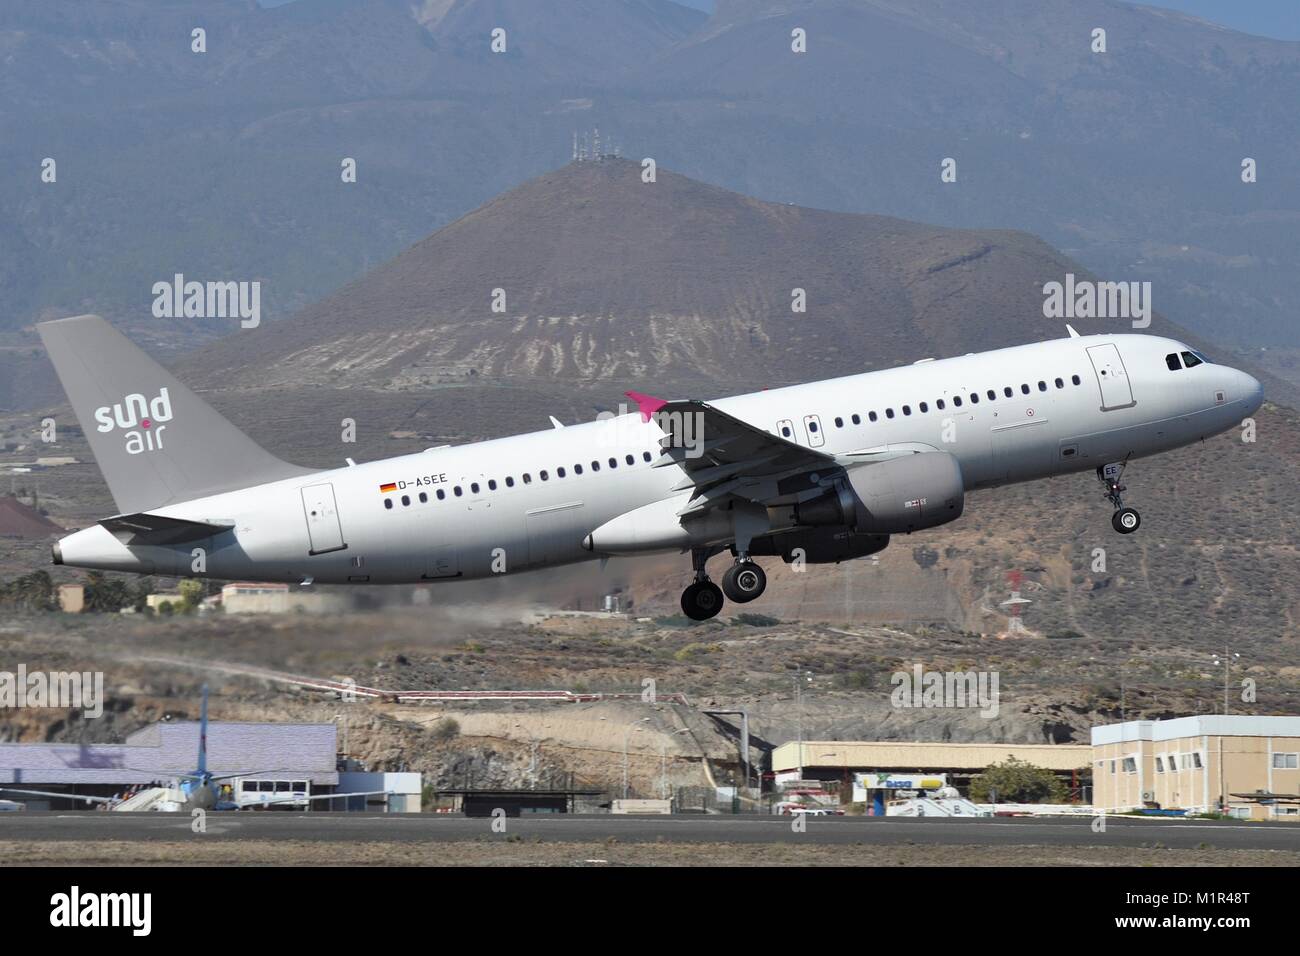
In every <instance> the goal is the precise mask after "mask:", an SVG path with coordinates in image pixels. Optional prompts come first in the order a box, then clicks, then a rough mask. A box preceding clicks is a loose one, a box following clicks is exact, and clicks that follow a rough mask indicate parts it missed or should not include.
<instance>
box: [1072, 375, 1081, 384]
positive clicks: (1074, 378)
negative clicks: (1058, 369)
mask: <svg viewBox="0 0 1300 956" xmlns="http://www.w3.org/2000/svg"><path fill="white" fill-rule="evenodd" d="M1070 381H1071V382H1073V383H1074V384H1075V385H1082V384H1083V382H1081V381H1080V380H1079V376H1077V375H1071V376H1070Z"/></svg>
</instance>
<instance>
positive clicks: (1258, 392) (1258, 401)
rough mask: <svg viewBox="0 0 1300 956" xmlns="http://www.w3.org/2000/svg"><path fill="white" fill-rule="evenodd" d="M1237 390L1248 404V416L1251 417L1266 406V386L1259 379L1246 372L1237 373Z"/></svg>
mask: <svg viewBox="0 0 1300 956" xmlns="http://www.w3.org/2000/svg"><path fill="white" fill-rule="evenodd" d="M1237 376H1238V382H1237V389H1238V391H1239V393H1240V395H1241V397H1242V400H1243V401H1244V402H1245V403H1246V414H1247V415H1251V414H1253V413H1254V412H1255V411H1257V410H1258V409H1259V406H1261V405H1263V404H1264V386H1263V385H1261V384H1260V382H1259V379H1257V378H1255V376H1253V375H1248V374H1247V373H1245V372H1237Z"/></svg>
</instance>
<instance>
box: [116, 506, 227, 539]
mask: <svg viewBox="0 0 1300 956" xmlns="http://www.w3.org/2000/svg"><path fill="white" fill-rule="evenodd" d="M99 523H100V524H101V525H103V526H104V527H105V528H107V529H108V530H109V532H110V533H111V534H112V535H113V537H115V538H117V540H119V541H121V542H122V543H123V544H156V545H166V544H180V543H181V542H184V541H197V540H199V539H200V538H210V537H212V536H213V535H214V534H219V533H221V532H222V531H229V530H230V529H231V528H232V527H233V526H234V523H233V522H231V523H229V524H220V523H217V522H213V521H190V520H188V519H186V518H169V517H167V516H166V515H157V514H150V513H149V512H147V511H141V512H137V513H136V514H129V515H114V516H113V517H111V518H104V519H103V520H102V521H100V522H99Z"/></svg>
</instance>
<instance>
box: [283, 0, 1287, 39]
mask: <svg viewBox="0 0 1300 956" xmlns="http://www.w3.org/2000/svg"><path fill="white" fill-rule="evenodd" d="M258 2H259V3H261V5H262V6H264V7H278V6H281V5H282V4H285V3H293V2H298V3H310V2H311V0H258ZM676 2H678V3H680V4H683V5H684V6H688V7H694V8H695V9H696V10H706V11H712V10H713V2H714V0H676ZM1144 5H1145V6H1149V7H1168V8H1169V9H1170V10H1181V11H1182V12H1183V13H1187V14H1190V15H1192V16H1194V17H1200V18H1201V19H1202V20H1211V21H1213V22H1214V23H1220V24H1222V25H1223V26H1225V27H1231V28H1232V29H1234V30H1240V31H1242V32H1243V33H1254V34H1257V35H1258V36H1263V37H1274V38H1276V39H1279V40H1300V0H1145V3H1144Z"/></svg>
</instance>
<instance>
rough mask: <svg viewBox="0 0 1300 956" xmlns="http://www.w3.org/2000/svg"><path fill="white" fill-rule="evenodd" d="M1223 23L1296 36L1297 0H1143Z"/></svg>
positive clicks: (1299, 24) (1299, 29)
mask: <svg viewBox="0 0 1300 956" xmlns="http://www.w3.org/2000/svg"><path fill="white" fill-rule="evenodd" d="M1145 6H1148V7H1168V8H1169V9H1171V10H1180V11H1182V12H1183V13H1186V14H1190V15H1191V16H1194V17H1200V18H1201V19H1202V20H1211V21H1213V22H1214V23H1221V24H1223V25H1224V26H1225V27H1231V28H1232V29H1234V30H1240V31H1241V32H1243V33H1254V34H1257V35H1258V36H1263V37H1274V38H1276V39H1279V40H1300V2H1298V0H1146V2H1145Z"/></svg>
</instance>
